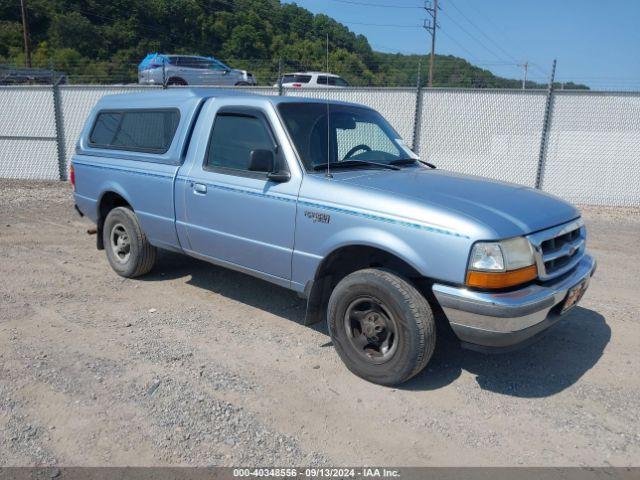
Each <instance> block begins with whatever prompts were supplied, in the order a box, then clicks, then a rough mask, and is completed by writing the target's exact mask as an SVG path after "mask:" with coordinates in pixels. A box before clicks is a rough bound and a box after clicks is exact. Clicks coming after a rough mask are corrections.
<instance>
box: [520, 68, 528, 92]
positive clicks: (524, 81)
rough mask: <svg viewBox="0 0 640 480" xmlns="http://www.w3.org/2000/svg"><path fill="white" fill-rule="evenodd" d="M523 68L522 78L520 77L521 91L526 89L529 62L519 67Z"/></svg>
mask: <svg viewBox="0 0 640 480" xmlns="http://www.w3.org/2000/svg"><path fill="white" fill-rule="evenodd" d="M520 66H521V67H522V68H524V77H522V89H523V90H524V89H525V88H527V73H528V72H529V62H524V64H522V65H520Z"/></svg>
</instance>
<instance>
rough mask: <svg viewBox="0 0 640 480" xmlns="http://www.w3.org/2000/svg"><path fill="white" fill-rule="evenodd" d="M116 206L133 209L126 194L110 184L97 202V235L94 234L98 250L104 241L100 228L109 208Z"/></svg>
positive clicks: (102, 248)
mask: <svg viewBox="0 0 640 480" xmlns="http://www.w3.org/2000/svg"><path fill="white" fill-rule="evenodd" d="M116 207H129V208H130V209H131V210H133V211H135V210H134V208H133V205H132V204H131V202H130V201H129V199H128V198H127V195H126V194H125V193H124V192H123V191H122V190H121V189H119V188H117V187H115V186H111V187H110V188H108V189H105V190H104V191H103V192H102V195H101V196H100V200H99V201H98V204H97V216H96V218H97V219H98V221H97V235H96V247H97V248H98V250H104V242H103V239H102V230H103V227H104V221H105V219H106V218H107V215H108V214H109V212H110V211H111V210H113V209H114V208H116Z"/></svg>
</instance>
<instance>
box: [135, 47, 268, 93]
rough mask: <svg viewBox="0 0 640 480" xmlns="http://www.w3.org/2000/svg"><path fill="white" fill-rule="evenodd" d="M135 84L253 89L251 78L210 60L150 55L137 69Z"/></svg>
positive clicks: (242, 71) (245, 73)
mask: <svg viewBox="0 0 640 480" xmlns="http://www.w3.org/2000/svg"><path fill="white" fill-rule="evenodd" d="M138 83H141V84H145V85H163V84H164V83H166V84H167V85H218V86H220V85H237V86H241V85H255V84H256V81H255V79H254V78H253V75H252V74H251V73H249V72H247V71H246V70H236V69H233V68H231V67H229V66H227V65H225V64H224V63H222V62H221V61H219V60H216V59H215V58H213V57H198V56H194V55H165V54H161V53H152V54H149V55H147V56H146V57H145V59H144V60H142V62H140V65H138Z"/></svg>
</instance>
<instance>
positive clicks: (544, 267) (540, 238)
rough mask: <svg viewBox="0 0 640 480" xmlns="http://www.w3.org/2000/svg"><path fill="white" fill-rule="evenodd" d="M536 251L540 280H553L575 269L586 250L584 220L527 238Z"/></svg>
mask: <svg viewBox="0 0 640 480" xmlns="http://www.w3.org/2000/svg"><path fill="white" fill-rule="evenodd" d="M527 238H528V239H529V241H530V242H531V244H532V245H533V247H534V249H535V254H536V263H537V266H538V276H539V277H540V280H542V281H545V280H551V279H552V278H556V277H559V276H560V275H563V274H565V273H567V272H569V271H570V270H571V269H573V268H574V267H575V266H576V265H577V264H578V262H579V261H580V259H581V258H582V256H583V255H584V252H585V248H586V241H585V240H586V231H585V228H584V222H583V221H582V219H581V218H580V219H578V220H574V221H572V222H569V223H565V224H563V225H559V226H557V227H553V228H550V229H548V230H543V231H542V232H538V233H534V234H532V235H529V236H528V237H527Z"/></svg>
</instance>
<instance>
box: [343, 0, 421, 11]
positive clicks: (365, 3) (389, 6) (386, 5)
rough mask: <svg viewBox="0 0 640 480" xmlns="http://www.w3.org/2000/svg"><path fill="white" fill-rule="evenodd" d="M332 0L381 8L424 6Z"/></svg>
mask: <svg viewBox="0 0 640 480" xmlns="http://www.w3.org/2000/svg"><path fill="white" fill-rule="evenodd" d="M331 1H332V2H338V3H347V4H350V5H362V6H366V7H379V8H402V9H407V8H414V9H415V8H418V9H422V7H417V6H410V5H389V4H380V3H369V2H358V1H354V0H331Z"/></svg>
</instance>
